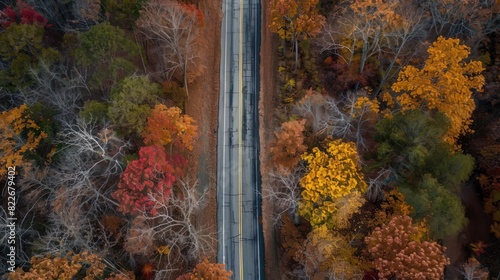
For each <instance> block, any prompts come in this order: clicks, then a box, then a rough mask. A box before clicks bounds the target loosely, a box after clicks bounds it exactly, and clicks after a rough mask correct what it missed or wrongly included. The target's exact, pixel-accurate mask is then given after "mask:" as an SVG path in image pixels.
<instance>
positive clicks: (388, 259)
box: [365, 216, 450, 279]
mask: <svg viewBox="0 0 500 280" xmlns="http://www.w3.org/2000/svg"><path fill="white" fill-rule="evenodd" d="M418 231H419V229H418V227H417V226H414V225H413V222H412V219H411V218H410V217H408V216H394V217H393V218H392V219H391V220H390V221H389V223H387V224H384V225H382V226H381V227H377V228H375V229H374V230H373V232H372V233H371V234H370V235H368V236H367V237H366V238H365V242H366V244H367V246H368V248H367V249H368V252H369V254H370V255H371V257H372V258H373V259H374V265H375V268H376V269H377V270H378V272H379V273H378V275H379V277H380V278H381V279H391V277H393V276H395V277H397V279H442V278H443V277H444V267H445V266H446V265H448V264H449V263H450V260H449V259H448V258H447V257H446V256H445V255H444V254H443V251H444V248H443V247H442V246H441V245H439V244H437V243H436V242H428V241H420V240H418V239H417V237H418V236H419V234H418Z"/></svg>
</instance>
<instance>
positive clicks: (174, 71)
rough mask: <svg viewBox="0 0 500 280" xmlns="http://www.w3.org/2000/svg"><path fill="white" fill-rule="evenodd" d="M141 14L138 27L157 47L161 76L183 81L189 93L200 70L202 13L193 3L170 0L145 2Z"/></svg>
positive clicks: (201, 68) (201, 67)
mask: <svg viewBox="0 0 500 280" xmlns="http://www.w3.org/2000/svg"><path fill="white" fill-rule="evenodd" d="M140 13H141V17H140V18H139V19H138V20H137V26H139V28H140V30H141V32H142V34H144V36H145V37H146V38H147V40H149V41H151V42H152V43H153V45H154V46H155V47H156V48H157V50H158V52H159V56H160V59H161V60H162V63H163V65H161V69H162V70H161V71H164V78H165V79H167V80H170V79H172V78H173V77H175V78H178V79H179V80H182V81H183V86H184V88H185V89H186V94H187V96H189V90H188V84H189V83H190V82H191V81H192V79H194V78H195V77H197V76H198V75H200V74H201V73H202V71H203V66H202V65H200V62H199V49H200V47H201V45H200V41H199V40H200V32H201V30H202V28H203V25H204V22H203V13H202V12H201V11H200V10H199V9H198V8H196V7H195V6H194V5H190V4H180V3H178V2H175V1H171V0H153V1H148V2H147V4H145V6H144V7H143V8H142V10H141V12H140Z"/></svg>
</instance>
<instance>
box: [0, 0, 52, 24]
mask: <svg viewBox="0 0 500 280" xmlns="http://www.w3.org/2000/svg"><path fill="white" fill-rule="evenodd" d="M0 22H1V24H2V27H3V28H7V27H8V26H9V25H11V24H13V23H19V24H38V25H40V26H43V27H46V26H50V24H48V20H47V19H46V18H44V17H43V16H42V15H41V14H39V13H38V12H37V11H36V10H35V9H33V7H31V6H30V5H29V4H28V3H25V2H24V1H22V0H18V1H17V7H14V8H13V7H12V6H7V8H5V9H3V11H2V12H0Z"/></svg>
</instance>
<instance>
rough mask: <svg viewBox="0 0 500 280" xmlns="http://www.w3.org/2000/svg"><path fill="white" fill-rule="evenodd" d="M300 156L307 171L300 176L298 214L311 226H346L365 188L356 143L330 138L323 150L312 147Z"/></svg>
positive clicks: (359, 205)
mask: <svg viewBox="0 0 500 280" xmlns="http://www.w3.org/2000/svg"><path fill="white" fill-rule="evenodd" d="M302 158H303V159H304V160H305V161H306V162H307V163H308V172H307V173H306V174H305V175H304V177H302V179H301V180H300V184H301V186H302V188H303V190H302V193H301V196H302V200H301V201H300V204H299V214H300V215H302V216H303V217H305V218H306V219H308V220H309V222H310V223H311V225H312V226H318V225H321V224H326V225H327V226H328V227H330V228H333V227H343V226H346V225H347V219H348V217H349V216H350V215H351V214H352V213H354V212H355V211H357V210H358V208H359V207H361V205H362V204H363V202H364V200H363V198H362V197H361V195H362V193H364V192H365V191H366V188H367V184H366V182H365V181H364V177H363V174H362V173H361V167H360V165H359V158H358V153H357V150H356V144H355V143H354V142H343V141H342V140H340V139H339V140H333V141H331V142H329V143H328V144H327V147H326V151H322V150H320V149H319V148H317V147H315V148H314V149H313V151H312V153H306V154H304V155H303V156H302Z"/></svg>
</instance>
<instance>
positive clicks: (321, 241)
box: [296, 225, 362, 279]
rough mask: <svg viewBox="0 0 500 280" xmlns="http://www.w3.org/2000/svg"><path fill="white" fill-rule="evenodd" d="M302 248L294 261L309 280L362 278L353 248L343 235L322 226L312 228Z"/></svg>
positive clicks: (358, 261)
mask: <svg viewBox="0 0 500 280" xmlns="http://www.w3.org/2000/svg"><path fill="white" fill-rule="evenodd" d="M301 247H302V248H301V250H299V251H297V252H296V260H297V261H299V262H300V263H301V264H302V265H303V266H304V272H305V273H306V275H307V276H308V279H360V278H361V275H362V273H361V269H360V264H361V262H360V260H359V259H358V258H357V257H356V256H355V255H354V253H355V252H356V248H353V247H351V246H350V244H349V240H348V239H347V238H346V237H345V236H342V235H340V234H339V233H336V232H334V231H332V230H329V229H328V228H327V227H326V226H325V225H322V226H319V227H316V228H314V229H313V230H312V231H311V232H310V233H309V234H308V235H307V239H306V241H305V242H304V244H303V245H302V246H301ZM332 276H334V277H332ZM335 277H337V278H335Z"/></svg>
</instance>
